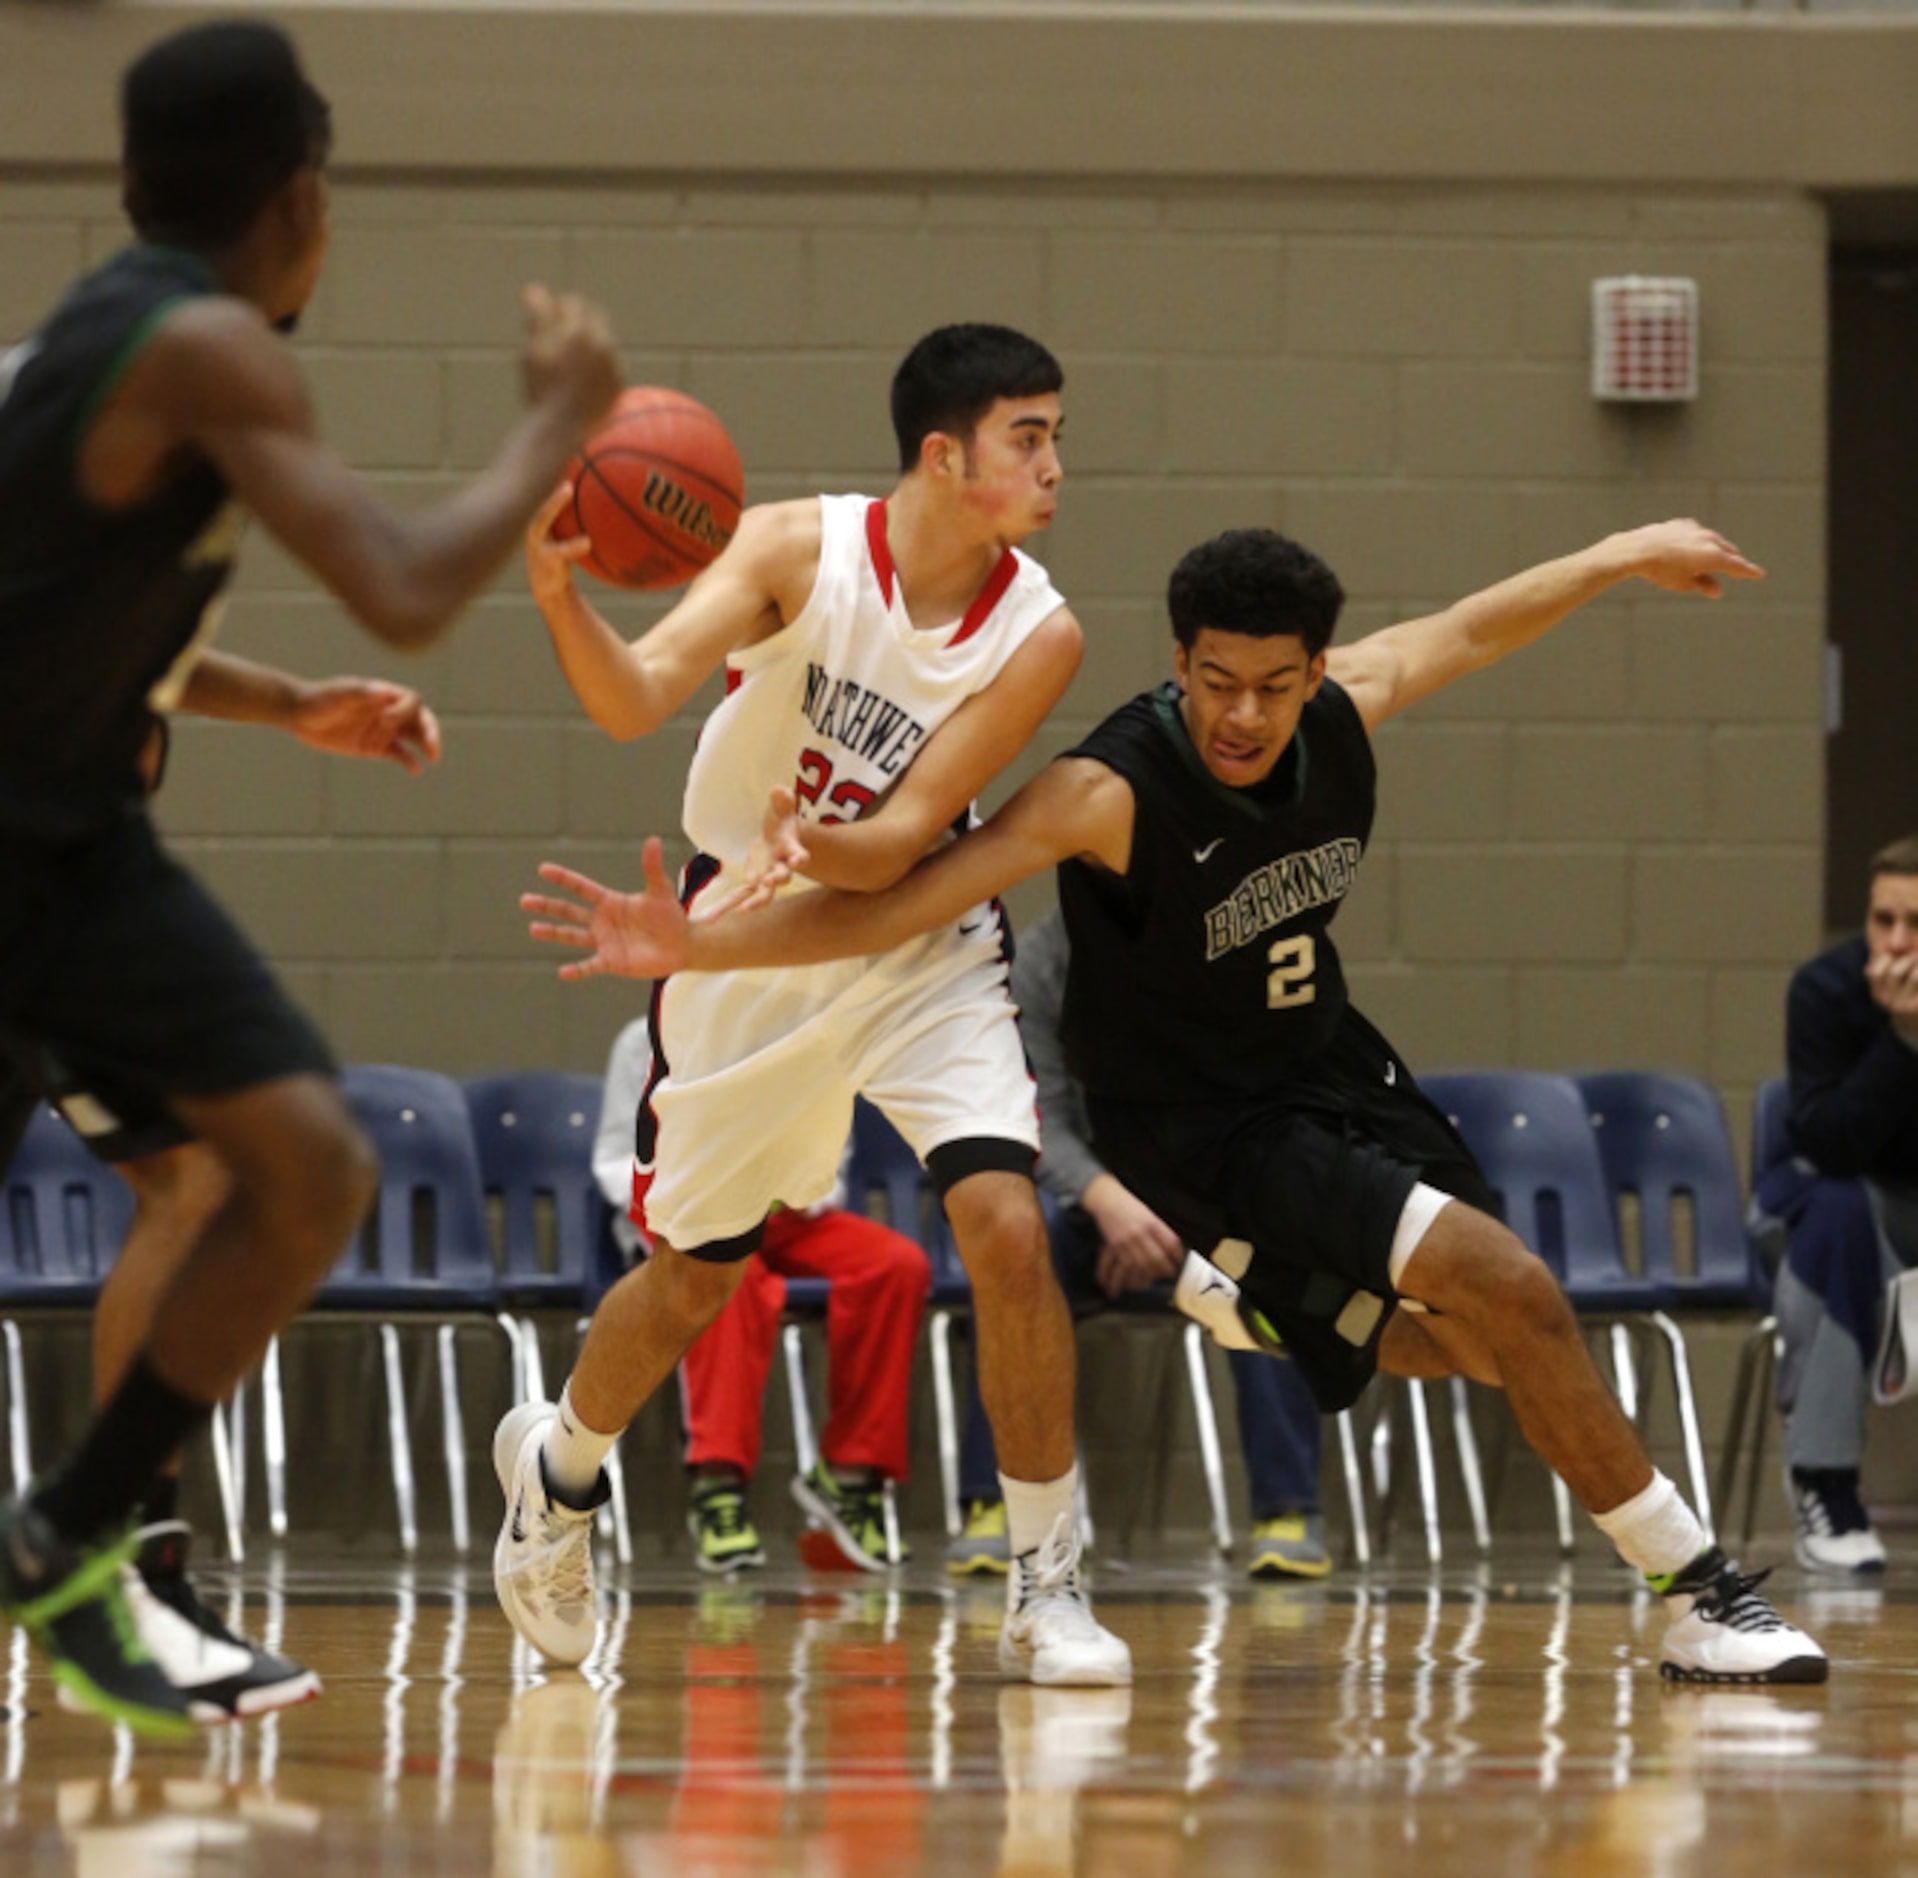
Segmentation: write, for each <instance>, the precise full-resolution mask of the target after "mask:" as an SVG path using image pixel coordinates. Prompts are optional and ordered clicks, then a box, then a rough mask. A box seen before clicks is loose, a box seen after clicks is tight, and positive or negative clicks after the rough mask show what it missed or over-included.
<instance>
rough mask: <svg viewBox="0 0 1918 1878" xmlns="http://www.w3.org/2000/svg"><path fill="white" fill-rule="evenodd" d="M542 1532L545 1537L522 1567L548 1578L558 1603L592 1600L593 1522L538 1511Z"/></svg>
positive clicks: (582, 1602)
mask: <svg viewBox="0 0 1918 1878" xmlns="http://www.w3.org/2000/svg"><path fill="white" fill-rule="evenodd" d="M539 1529H540V1536H541V1537H542V1538H543V1539H544V1540H545V1541H546V1543H545V1544H544V1545H542V1546H541V1547H540V1548H539V1550H538V1551H536V1552H534V1553H533V1554H532V1556H531V1557H529V1558H528V1559H527V1560H526V1561H525V1563H524V1564H523V1565H522V1566H521V1567H520V1570H521V1571H522V1572H538V1573H540V1574H541V1575H543V1576H544V1577H545V1579H546V1582H547V1586H548V1589H549V1591H550V1593H551V1597H552V1601H553V1603H555V1604H591V1603H592V1601H593V1542H592V1522H591V1521H590V1520H587V1521H575V1520H569V1519H565V1518H562V1517H561V1516H560V1515H559V1514H557V1513H553V1512H545V1513H542V1514H540V1515H539Z"/></svg>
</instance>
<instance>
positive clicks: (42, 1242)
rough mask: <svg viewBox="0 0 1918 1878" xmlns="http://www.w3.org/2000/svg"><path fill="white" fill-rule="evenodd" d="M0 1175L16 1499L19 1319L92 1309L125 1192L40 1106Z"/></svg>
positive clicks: (23, 1459)
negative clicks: (26, 1315) (16, 1149)
mask: <svg viewBox="0 0 1918 1878" xmlns="http://www.w3.org/2000/svg"><path fill="white" fill-rule="evenodd" d="M0 1173H3V1174H4V1180H3V1181H0V1338H4V1340H5V1346H6V1374H7V1444H8V1447H9V1449H10V1451H11V1454H12V1460H13V1484H14V1490H15V1491H16V1492H18V1491H19V1490H20V1489H21V1488H23V1487H25V1485H26V1484H27V1481H28V1479H29V1478H30V1477H31V1475H32V1471H33V1468H32V1459H33V1448H32V1441H31V1438H30V1435H29V1431H28V1428H27V1396H26V1365H25V1359H24V1356H23V1354H22V1350H21V1343H20V1325H19V1321H18V1318H19V1315H20V1314H22V1313H28V1312H32V1313H38V1312H42V1311H55V1310H67V1311H74V1310H79V1311H90V1310H91V1309H92V1308H93V1304H94V1300H95V1299H96V1298H97V1297H98V1296H99V1295H100V1283H101V1280H102V1279H104V1278H105V1277H106V1275H107V1272H108V1270H109V1269H110V1268H111V1266H112V1264H113V1261H114V1260H115V1259H116V1258H118V1257H119V1255H120V1247H121V1245H122V1243H123V1242H124V1241H125V1239H126V1236H127V1227H128V1226H129V1225H130V1224H131V1222H132V1219H133V1193H132V1190H131V1189H130V1188H129V1187H128V1186H127V1183H126V1182H125V1181H124V1180H122V1179H121V1178H120V1176H119V1175H118V1174H116V1173H115V1172H114V1171H113V1169H112V1168H110V1167H106V1166H103V1165H102V1164H101V1163H100V1162H98V1161H96V1160H95V1159H94V1158H93V1156H92V1155H91V1154H89V1153H88V1152H87V1150H86V1147H85V1145H84V1144H83V1143H82V1142H81V1140H80V1137H79V1136H78V1135H76V1134H75V1133H74V1132H73V1130H72V1129H71V1128H69V1127H68V1126H67V1124H66V1123H65V1122H63V1121H62V1120H61V1119H60V1118H59V1116H57V1115H56V1114H54V1112H53V1111H52V1110H51V1109H49V1108H47V1107H46V1106H45V1105H44V1104H43V1105H42V1106H41V1107H39V1108H37V1109H36V1110H35V1111H34V1115H33V1120H32V1121H31V1122H30V1123H29V1124H28V1126H27V1131H26V1134H25V1135H24V1137H23V1138H22V1139H21V1142H20V1149H19V1152H18V1153H17V1154H16V1155H15V1156H14V1158H13V1164H12V1166H10V1167H8V1168H6V1169H4V1170H0Z"/></svg>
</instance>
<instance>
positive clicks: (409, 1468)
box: [380, 1324, 420, 1558]
mask: <svg viewBox="0 0 1918 1878" xmlns="http://www.w3.org/2000/svg"><path fill="white" fill-rule="evenodd" d="M380 1358H381V1361H382V1363H383V1364H384V1366H385V1370H386V1440H387V1447H388V1449H389V1451H390V1452H391V1454H392V1459H393V1500H394V1504H395V1505H396V1507H397V1508H398V1509H399V1516H400V1548H401V1550H402V1551H404V1552H405V1553H406V1554H407V1556H408V1557H409V1558H410V1557H411V1556H412V1555H413V1554H414V1553H415V1552H417V1551H418V1550H419V1549H420V1523H419V1503H418V1500H417V1498H416V1496H415V1494H414V1490H413V1444H412V1440H411V1437H410V1436H409V1435H408V1433H407V1427H406V1385H405V1381H404V1379H403V1378H402V1377H401V1374H400V1333H399V1331H398V1330H397V1329H395V1328H394V1326H393V1325H391V1324H382V1325H381V1326H380Z"/></svg>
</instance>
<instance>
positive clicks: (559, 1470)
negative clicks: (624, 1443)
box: [544, 1382, 621, 1500]
mask: <svg viewBox="0 0 1918 1878" xmlns="http://www.w3.org/2000/svg"><path fill="white" fill-rule="evenodd" d="M620 1432H621V1431H620V1430H618V1429H615V1430H614V1431H613V1433H611V1434H610V1435H603V1434H601V1433H599V1431H598V1430H597V1429H593V1428H588V1427H587V1426H586V1424H585V1423H584V1422H583V1421H581V1420H580V1418H579V1413H578V1411H577V1410H576V1409H575V1408H574V1407H573V1385H572V1384H571V1383H570V1382H569V1383H568V1384H567V1385H566V1387H565V1389H564V1390H563V1391H562V1392H561V1394H560V1398H559V1413H558V1415H557V1416H555V1417H554V1418H553V1425H552V1426H551V1427H550V1428H549V1429H547V1431H546V1441H545V1444H544V1451H545V1455H546V1480H547V1484H548V1485H549V1486H550V1487H551V1488H552V1489H553V1491H554V1492H555V1493H557V1494H559V1496H560V1497H561V1498H562V1499H567V1500H583V1499H585V1498H586V1497H587V1495H588V1494H590V1493H591V1492H592V1490H593V1487H594V1485H595V1484H596V1483H597V1481H598V1480H599V1469H600V1464H601V1463H602V1462H603V1461H604V1460H605V1459H606V1457H607V1455H608V1454H610V1453H611V1452H612V1450H613V1445H614V1443H615V1442H617V1441H618V1440H619V1437H620Z"/></svg>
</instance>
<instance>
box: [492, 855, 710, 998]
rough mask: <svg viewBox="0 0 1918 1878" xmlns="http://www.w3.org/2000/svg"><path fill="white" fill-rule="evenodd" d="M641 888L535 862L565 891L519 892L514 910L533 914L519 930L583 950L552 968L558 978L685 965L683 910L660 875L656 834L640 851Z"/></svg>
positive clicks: (643, 974) (662, 862) (655, 974)
mask: <svg viewBox="0 0 1918 1878" xmlns="http://www.w3.org/2000/svg"><path fill="white" fill-rule="evenodd" d="M641 858H642V860H643V862H644V865H645V869H646V886H645V888H644V890H643V891H641V892H639V893H619V892H617V891H615V890H614V889H613V888H611V887H603V886H601V885H600V883H599V882H598V881H596V880H589V879H588V878H587V877H586V876H585V875H584V874H578V873H575V872H574V871H573V870H572V869H571V868H570V867H561V866H560V865H559V863H558V862H557V861H542V862H541V863H540V869H539V877H540V879H542V880H544V881H548V882H550V883H551V884H552V885H553V886H555V887H560V888H563V889H564V890H565V891H566V892H567V893H569V894H571V895H572V896H573V898H572V899H570V900H563V899H560V898H559V897H558V896H556V895H554V894H547V893H523V894H521V895H520V897H519V904H520V910H521V911H522V912H526V913H532V914H536V915H537V917H536V918H535V919H534V920H533V922H532V924H531V925H530V926H529V927H528V928H527V930H528V931H529V932H530V933H531V934H532V935H533V937H534V938H535V939H540V940H544V941H545V942H546V943H547V944H548V945H556V946H574V947H576V948H578V949H579V950H580V951H582V952H585V953H587V954H588V955H589V956H588V957H586V958H583V959H572V960H569V961H568V962H567V963H566V964H564V965H562V966H561V967H560V968H559V975H560V976H561V977H562V978H599V977H603V976H605V975H606V974H608V973H616V974H618V975H619V976H620V977H622V978H664V977H665V976H666V975H667V974H668V973H669V972H676V971H678V970H679V968H680V967H681V966H682V965H684V964H685V963H686V953H687V944H686V933H687V920H686V913H685V909H684V908H683V907H681V905H680V904H679V898H678V896H677V895H676V894H675V893H674V892H673V887H672V882H671V881H669V880H668V879H667V878H666V859H665V853H664V850H663V849H662V848H661V846H660V841H659V837H658V836H657V835H654V836H652V837H650V838H649V839H648V841H647V843H646V846H645V848H644V849H643V850H642V855H641Z"/></svg>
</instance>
